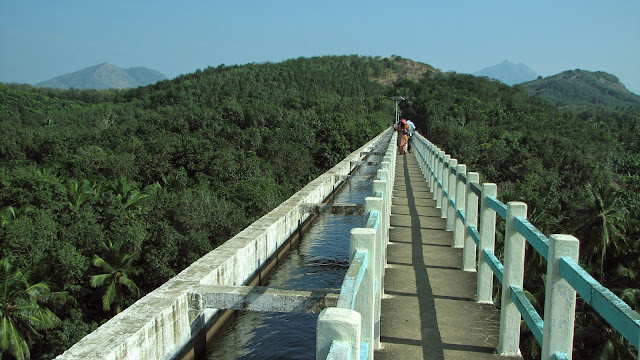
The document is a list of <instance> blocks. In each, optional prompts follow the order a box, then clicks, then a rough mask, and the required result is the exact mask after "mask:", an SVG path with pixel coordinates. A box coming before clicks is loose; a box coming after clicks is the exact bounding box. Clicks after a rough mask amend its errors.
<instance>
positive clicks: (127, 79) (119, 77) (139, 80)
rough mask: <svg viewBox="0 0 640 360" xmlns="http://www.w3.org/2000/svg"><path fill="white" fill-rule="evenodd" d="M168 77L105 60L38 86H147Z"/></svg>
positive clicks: (110, 87)
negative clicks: (109, 62) (121, 66)
mask: <svg viewBox="0 0 640 360" xmlns="http://www.w3.org/2000/svg"><path fill="white" fill-rule="evenodd" d="M166 79H167V77H166V76H165V75H164V74H162V73H161V72H159V71H156V70H151V69H147V68H145V67H133V68H128V69H122V68H119V67H117V66H115V65H111V64H108V63H106V62H105V63H102V64H99V65H95V66H91V67H88V68H86V69H82V70H79V71H76V72H73V73H70V74H66V75H61V76H58V77H55V78H53V79H51V80H47V81H43V82H39V83H37V84H36V86H40V87H49V88H56V89H69V88H76V89H125V88H134V87H138V86H145V85H149V84H153V83H156V82H158V81H160V80H166Z"/></svg>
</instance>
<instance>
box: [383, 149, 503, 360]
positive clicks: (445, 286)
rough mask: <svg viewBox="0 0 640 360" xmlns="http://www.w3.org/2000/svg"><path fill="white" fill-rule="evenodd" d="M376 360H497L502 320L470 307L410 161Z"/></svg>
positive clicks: (457, 253)
mask: <svg viewBox="0 0 640 360" xmlns="http://www.w3.org/2000/svg"><path fill="white" fill-rule="evenodd" d="M395 176H396V177H395V187H394V192H393V200H392V210H391V230H390V235H389V238H390V243H389V246H388V250H387V251H388V253H387V262H388V264H387V269H386V273H385V280H384V282H385V295H384V297H383V299H382V314H381V321H380V340H381V343H382V350H380V351H376V353H375V358H376V360H378V359H393V360H400V359H436V360H437V359H498V358H499V357H498V356H496V355H493V352H494V350H495V349H496V348H497V346H498V333H499V329H500V317H499V313H498V311H497V310H496V308H495V307H494V306H493V305H484V304H478V303H476V302H475V301H474V296H475V292H476V282H475V276H476V274H475V273H469V272H464V271H461V270H460V268H461V265H462V249H456V248H453V247H451V244H452V242H453V234H452V233H451V232H448V231H445V230H444V229H445V223H444V219H441V218H440V209H436V203H435V200H432V194H431V192H430V190H429V188H428V185H427V183H426V181H425V179H424V177H423V175H422V174H421V172H420V168H419V167H418V163H417V161H416V159H415V157H414V156H413V155H412V154H407V155H406V156H398V162H397V168H396V175H395Z"/></svg>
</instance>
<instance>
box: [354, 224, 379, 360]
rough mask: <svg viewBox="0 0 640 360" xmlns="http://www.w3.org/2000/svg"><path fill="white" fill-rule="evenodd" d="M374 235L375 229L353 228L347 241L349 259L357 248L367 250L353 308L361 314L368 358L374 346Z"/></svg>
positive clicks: (371, 357)
mask: <svg viewBox="0 0 640 360" xmlns="http://www.w3.org/2000/svg"><path fill="white" fill-rule="evenodd" d="M375 237H376V231H375V230H374V229H369V228H354V229H351V240H350V243H349V259H353V256H354V255H355V253H356V252H357V251H358V250H365V251H366V252H367V268H366V270H365V272H364V278H363V279H362V283H361V284H360V288H359V289H358V294H357V296H356V303H355V309H354V310H356V311H357V312H359V313H360V315H361V316H362V327H361V340H362V341H366V342H367V343H368V344H369V356H368V359H373V347H374V327H375V320H374V309H375V304H376V302H375V296H374V294H375V290H374V289H375V281H374V273H375V261H374V259H375V258H376V250H375Z"/></svg>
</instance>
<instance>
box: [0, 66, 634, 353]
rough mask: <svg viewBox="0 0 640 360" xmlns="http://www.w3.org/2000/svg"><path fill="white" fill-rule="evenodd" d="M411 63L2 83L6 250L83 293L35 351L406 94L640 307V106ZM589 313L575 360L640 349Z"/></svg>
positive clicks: (546, 228) (200, 247)
mask: <svg viewBox="0 0 640 360" xmlns="http://www.w3.org/2000/svg"><path fill="white" fill-rule="evenodd" d="M405 65H408V66H409V67H407V66H405ZM413 65H414V64H412V63H411V62H410V61H409V60H406V59H401V58H399V57H395V58H391V59H384V58H370V57H360V56H328V57H317V58H311V59H304V58H300V59H292V60H288V61H285V62H282V63H278V64H273V63H264V64H247V65H243V66H218V67H215V68H207V69H204V70H199V71H196V72H195V73H193V74H186V75H183V76H180V77H178V78H176V79H173V80H167V81H162V82H159V83H157V84H154V85H149V86H146V87H141V88H135V89H130V90H101V91H98V90H74V89H72V90H56V89H43V88H34V87H30V86H25V85H0V96H2V98H1V100H2V101H1V102H0V109H1V110H0V252H1V253H2V257H3V258H4V259H5V260H6V261H7V264H9V265H11V266H12V269H13V268H17V269H22V271H25V272H26V270H25V269H29V273H30V274H32V275H33V278H31V279H30V280H29V281H30V283H34V284H39V283H46V284H47V285H48V286H49V288H50V291H51V292H53V293H59V292H61V291H66V292H67V293H68V295H69V296H71V297H72V298H73V299H74V300H76V301H75V302H74V301H66V302H64V303H60V302H51V303H50V302H44V301H42V302H40V303H39V304H40V306H42V309H49V310H51V311H53V312H54V313H55V315H57V316H58V317H59V318H60V319H61V320H62V325H61V326H59V327H56V328H54V329H49V330H40V331H38V332H37V333H36V334H31V335H29V337H30V341H31V342H32V343H37V344H38V345H39V346H38V347H37V348H35V347H34V348H32V355H33V356H34V357H36V358H39V357H41V358H51V357H53V356H55V354H57V353H60V352H62V351H63V350H64V349H66V348H67V347H68V346H70V345H71V344H73V343H74V342H76V341H77V340H78V339H79V338H80V337H82V336H84V335H85V334H86V333H88V332H89V331H91V330H92V329H94V328H96V327H97V326H98V325H99V324H100V323H102V322H104V321H106V319H107V318H108V317H110V316H112V315H113V314H115V313H116V312H117V311H118V309H119V308H124V307H126V306H127V305H129V304H131V303H132V302H133V301H134V300H135V299H136V297H137V296H138V295H139V294H140V293H145V292H148V291H150V290H152V289H154V288H155V287H157V286H158V285H160V284H162V283H163V282H164V281H165V280H166V279H168V278H170V277H171V276H173V275H175V274H176V273H177V272H178V271H180V270H181V269H183V268H185V267H186V266H188V265H189V264H191V263H192V262H193V261H195V260H196V259H198V258H199V257H200V256H202V255H203V254H205V253H206V252H208V251H210V250H212V249H213V248H215V247H216V246H217V245H218V244H220V243H222V242H224V241H226V240H227V239H228V238H229V237H230V236H232V235H233V234H235V233H237V232H238V231H239V230H241V229H242V228H244V227H245V226H246V225H247V224H249V223H251V222H252V221H253V220H254V219H257V218H258V217H259V216H261V215H262V214H264V213H266V212H267V211H269V210H270V209H271V208H273V207H274V206H276V205H277V204H279V203H281V202H282V201H283V200H285V199H286V198H288V197H289V196H290V195H291V194H293V193H294V192H295V191H296V190H298V189H299V188H301V187H302V186H303V185H305V184H306V183H307V182H308V181H309V180H311V179H313V178H315V177H316V176H317V175H319V174H320V173H322V172H324V171H325V170H326V169H328V168H329V167H331V166H332V165H333V164H335V163H336V162H337V161H339V160H340V159H342V158H343V157H344V156H345V155H346V154H348V153H349V152H350V151H351V150H353V149H355V148H357V147H359V146H360V145H361V144H363V143H364V142H366V141H368V140H369V139H371V138H372V137H373V136H375V135H376V134H378V133H379V132H381V131H382V130H383V129H384V128H386V127H387V126H389V125H390V122H391V119H392V118H393V112H394V104H393V102H392V101H389V100H388V99H387V97H388V96H389V95H396V94H399V95H402V96H404V97H405V98H406V101H402V102H401V103H400V106H401V110H402V113H403V117H407V118H411V119H413V120H414V122H415V123H416V124H417V125H418V128H419V130H420V131H421V132H422V133H423V134H425V135H426V136H427V137H428V138H429V139H430V140H432V141H434V142H435V143H436V144H437V145H438V146H440V147H441V148H442V149H444V150H446V151H447V152H448V153H450V154H451V155H452V156H453V157H455V158H458V159H459V160H460V162H461V163H465V164H467V165H468V168H469V169H471V170H474V171H479V172H481V174H482V176H483V178H482V181H490V182H496V183H498V191H499V197H500V199H501V200H503V201H505V202H506V201H510V200H521V201H524V202H526V203H527V204H528V205H529V218H530V220H531V222H532V223H533V224H534V225H536V226H537V227H538V228H539V229H541V230H542V231H543V232H544V233H545V234H550V233H571V234H574V235H576V236H577V237H578V238H579V239H580V240H581V264H582V265H583V266H584V267H585V268H587V269H588V270H589V271H590V273H592V274H594V275H595V276H596V277H597V278H598V280H599V281H601V282H602V283H603V284H604V285H605V286H607V287H609V288H611V289H612V290H613V291H614V292H615V293H616V294H618V295H619V296H621V298H623V300H625V301H627V302H628V303H629V304H630V305H631V306H632V307H634V308H635V309H638V301H639V300H640V298H639V295H640V289H638V285H637V284H638V275H637V274H638V273H640V269H639V268H638V266H639V265H638V264H639V261H640V241H639V240H638V239H639V238H640V236H639V230H638V226H639V225H638V219H640V196H639V195H638V194H640V156H639V155H638V154H640V147H639V146H640V114H639V112H638V110H637V109H635V108H623V109H611V108H604V107H600V108H588V107H587V108H584V109H581V110H579V111H573V110H570V109H559V108H558V107H556V106H555V105H554V104H553V103H550V102H548V101H544V100H542V99H540V98H538V97H533V96H529V95H528V94H527V92H526V91H525V90H524V88H523V87H520V86H516V87H510V86H507V85H504V84H502V83H500V82H498V81H492V80H489V79H486V78H476V77H473V76H470V75H458V74H455V73H446V74H443V73H439V72H437V71H426V72H424V73H423V76H422V77H413V75H414V74H413V70H415V69H414V68H412V66H413ZM418 67H420V66H419V64H418ZM389 74H391V75H392V76H389ZM410 75H411V76H410ZM381 79H393V80H394V81H395V83H394V84H393V89H392V88H391V87H388V86H384V85H383V84H381ZM528 254H529V255H528V256H529V258H528V259H527V264H528V265H529V266H531V270H532V271H530V272H528V273H527V275H528V276H530V277H529V278H527V279H526V282H527V283H526V285H525V288H526V289H527V290H529V291H531V293H532V296H535V297H537V298H539V299H541V292H540V291H541V288H540V287H539V286H538V285H535V284H536V283H539V282H537V280H536V279H534V278H532V277H533V276H537V275H538V274H544V271H543V270H540V269H542V266H543V265H544V262H543V261H541V260H540V259H538V258H536V257H535V256H533V255H532V252H531V251H528ZM43 258H44V259H46V261H43V260H42V259H43ZM534 267H535V269H534ZM140 269H142V271H141V272H139V270H140ZM16 273H17V272H16ZM122 274H125V275H126V276H125V278H124V280H123V281H124V282H119V284H120V285H122V286H120V285H111V284H114V283H113V282H112V281H111V280H113V279H115V278H118V279H121V278H122ZM138 290H140V292H138ZM540 303H543V302H540ZM104 309H108V310H104ZM539 310H540V309H539ZM45 311H46V310H45ZM578 318H579V326H578V327H577V332H576V336H577V337H576V350H577V351H578V352H577V353H576V354H577V355H576V357H580V356H582V357H584V358H586V357H587V355H586V354H589V357H590V356H591V355H593V354H596V355H597V354H598V353H601V354H604V355H607V354H609V355H610V356H612V357H614V358H615V357H616V356H618V357H622V358H624V356H627V355H625V353H623V351H628V350H627V349H629V347H628V346H627V347H625V346H624V345H622V346H611V345H612V344H618V343H619V341H620V340H619V337H618V336H617V335H616V334H615V333H612V332H608V331H602V330H601V324H600V320H598V318H597V316H594V315H593V314H592V313H591V312H589V311H588V309H587V308H586V307H585V306H584V304H582V305H581V306H579V313H578ZM530 340H531V338H526V339H525V341H529V342H525V343H524V345H523V350H524V351H525V352H527V353H528V354H533V353H534V352H535V347H534V346H531V347H530V346H529V345H528V344H530V343H531V342H530ZM611 349H613V350H611ZM621 354H622V355H621ZM596 355H594V356H596ZM604 355H603V356H604Z"/></svg>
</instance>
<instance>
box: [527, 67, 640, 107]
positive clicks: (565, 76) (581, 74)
mask: <svg viewBox="0 0 640 360" xmlns="http://www.w3.org/2000/svg"><path fill="white" fill-rule="evenodd" d="M522 86H523V87H524V88H525V89H527V92H528V93H529V94H531V95H535V96H538V97H541V98H543V99H545V100H549V101H551V102H552V103H554V104H558V105H564V106H569V107H572V108H583V107H585V106H590V107H593V106H599V107H602V106H605V107H616V108H618V107H620V108H625V107H635V108H640V96H639V95H637V94H634V93H632V92H630V91H629V90H627V88H626V87H625V86H624V84H622V83H621V82H620V80H618V78H617V77H615V76H614V75H611V74H608V73H606V72H602V71H597V72H591V71H586V70H569V71H565V72H562V73H560V74H557V75H554V76H549V77H547V78H544V79H538V80H533V81H530V82H526V83H524V84H522Z"/></svg>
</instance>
